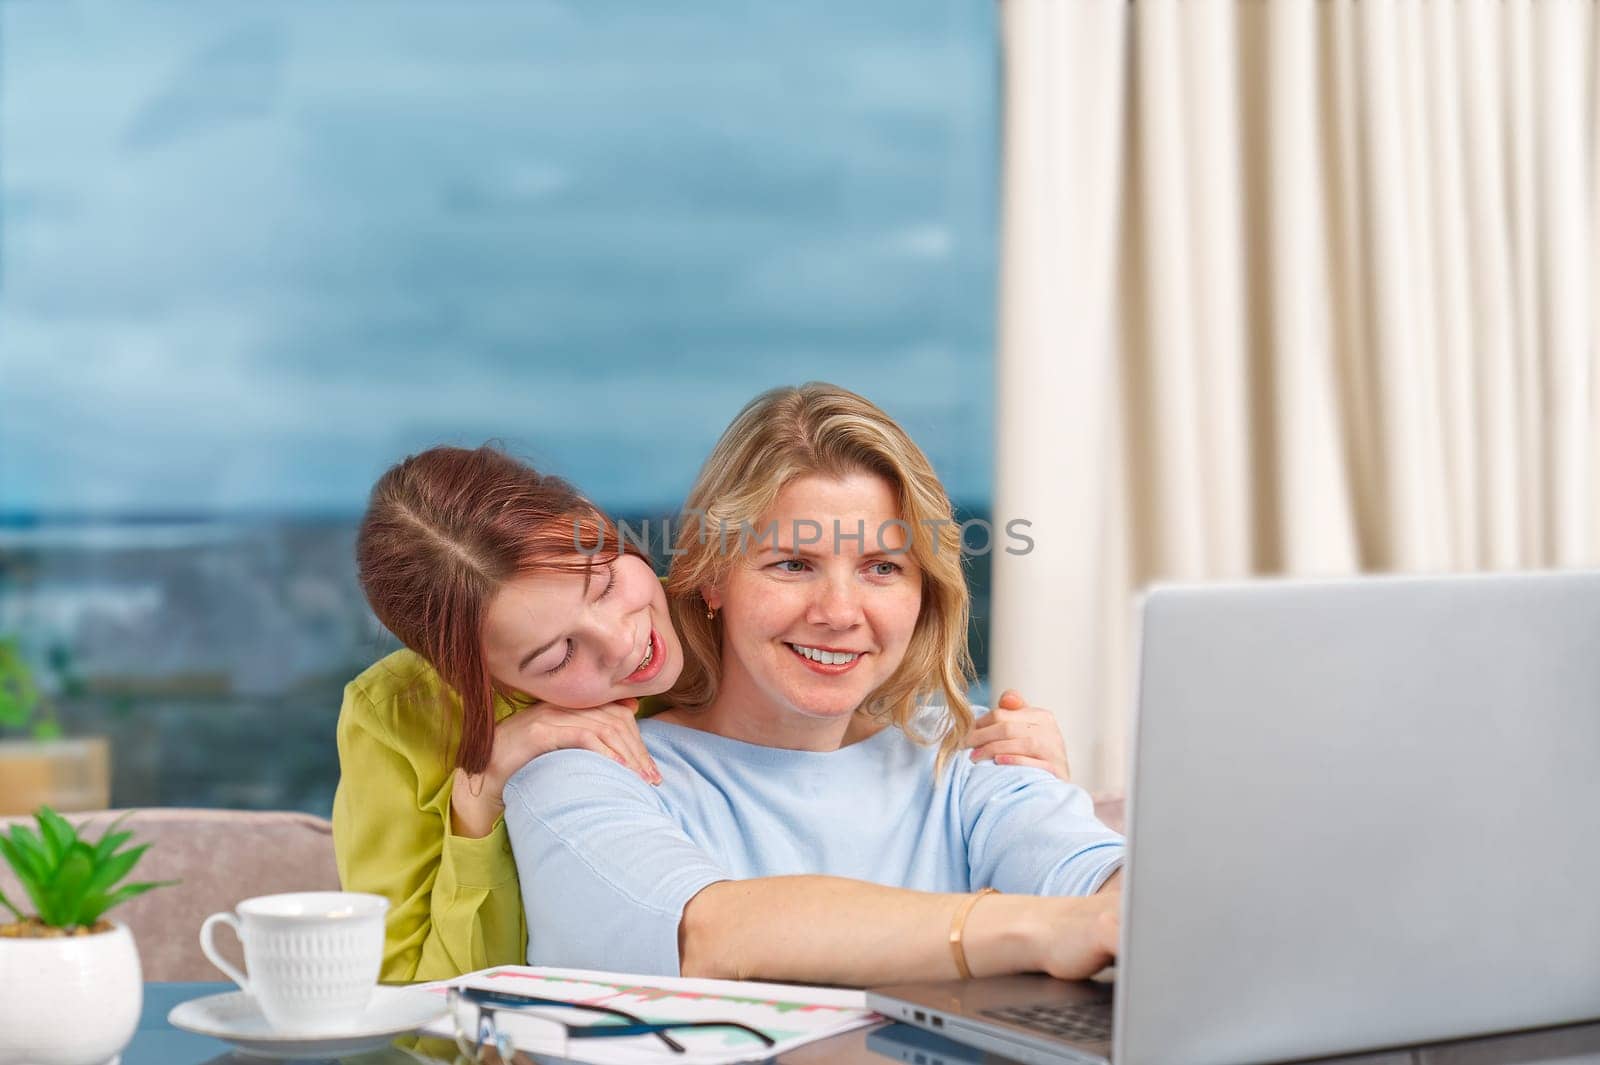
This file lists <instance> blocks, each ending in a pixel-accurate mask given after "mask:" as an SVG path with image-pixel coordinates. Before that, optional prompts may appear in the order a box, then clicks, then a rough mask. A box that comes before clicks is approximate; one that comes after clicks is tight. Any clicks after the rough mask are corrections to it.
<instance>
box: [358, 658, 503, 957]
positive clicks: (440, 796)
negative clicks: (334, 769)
mask: <svg viewBox="0 0 1600 1065" xmlns="http://www.w3.org/2000/svg"><path fill="white" fill-rule="evenodd" d="M460 707H461V703H460V700H459V699H458V698H457V697H456V695H455V693H454V692H453V691H451V690H450V688H449V687H448V686H447V685H446V684H445V683H444V681H443V680H441V679H440V678H439V675H438V674H437V673H435V672H434V671H433V667H431V666H429V665H428V663H427V662H426V661H424V660H423V659H422V658H421V657H420V656H419V655H416V654H414V653H412V652H411V651H396V652H395V653H394V654H392V655H389V656H388V657H387V658H384V659H382V660H381V661H378V662H375V663H373V664H372V665H371V666H369V667H368V668H367V670H366V671H365V672H364V673H362V674H361V675H360V676H359V677H357V678H356V679H355V680H353V681H351V682H350V683H349V684H348V685H346V686H345V689H344V705H343V706H341V707H340V709H339V728H338V739H339V788H338V790H337V791H336V792H335V793H334V796H333V848H334V854H335V856H336V858H337V859H338V863H339V880H340V881H341V882H342V883H343V884H344V888H345V890H346V891H370V892H372V893H373V894H377V895H383V896H384V897H386V898H387V899H388V900H389V917H388V925H387V927H386V929H385V932H384V940H383V969H382V974H381V979H382V980H383V981H384V982H386V983H404V982H409V981H415V980H445V979H448V978H450V977H452V976H458V975H460V974H461V973H467V972H472V971H473V970H475V969H484V968H488V967H489V966H492V965H520V964H522V962H523V960H524V959H525V958H526V956H527V943H528V930H527V925H526V924H525V922H524V921H523V916H522V895H521V892H520V890H519V888H518V884H517V867H516V863H515V862H513V861H512V858H511V842H510V840H509V839H508V838H507V837H506V826H505V822H504V820H500V821H496V822H495V826H494V828H493V829H492V830H491V831H490V833H489V834H488V835H487V836H485V837H483V838H482V839H467V838H464V837H462V836H455V835H452V834H451V833H450V792H451V788H452V786H453V783H454V774H455V757H456V747H457V745H458V744H459V742H460V732H461V730H460V725H459V722H460V718H461V709H460ZM517 709H518V707H516V706H515V705H513V704H511V703H508V702H506V701H505V700H504V699H496V700H495V707H494V716H495V720H496V721H497V722H498V721H500V720H502V719H503V718H505V717H507V716H509V715H510V714H512V713H515V712H516V710H517Z"/></svg>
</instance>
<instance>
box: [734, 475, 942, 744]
mask: <svg viewBox="0 0 1600 1065" xmlns="http://www.w3.org/2000/svg"><path fill="white" fill-rule="evenodd" d="M899 517H900V514H899V508H898V502H897V500H896V497H895V493H894V490H893V489H892V488H891V487H890V485H889V483H888V482H887V481H885V480H884V479H883V478H882V477H879V476H877V475H876V474H868V473H856V474H850V475H848V476H846V477H844V478H841V479H837V480H835V479H834V478H831V477H822V476H819V475H815V474H813V475H808V476H805V477H800V478H797V479H796V480H794V481H792V482H790V483H789V484H788V485H786V486H785V487H784V489H783V490H782V491H781V492H779V493H778V498H777V500H776V501H775V503H774V505H773V507H772V510H770V511H769V512H768V513H766V514H764V515H762V518H761V521H760V522H759V524H758V529H757V530H756V533H757V535H752V536H751V537H750V541H749V544H748V551H747V552H746V553H745V554H744V556H743V557H742V558H741V559H740V560H739V561H738V562H736V563H735V564H734V566H733V569H732V570H731V571H730V572H729V574H728V576H727V577H726V578H725V579H724V580H723V582H722V585H721V587H720V588H714V589H707V590H705V592H704V594H705V595H706V601H707V602H708V603H709V604H710V605H711V606H714V607H719V608H720V609H721V611H722V619H723V622H722V624H723V642H722V686H721V691H720V692H719V693H718V702H719V703H721V702H723V701H724V700H725V699H726V700H727V704H726V705H728V706H730V707H735V706H737V707H739V713H740V715H741V716H744V715H745V714H746V713H751V714H755V715H757V716H756V717H755V718H754V719H749V718H747V720H758V721H766V722H770V723H772V724H774V725H777V726H778V727H780V728H782V727H785V725H784V724H783V723H784V722H785V720H787V721H788V722H789V724H790V725H791V726H792V725H793V724H797V723H798V722H795V720H794V718H793V717H792V716H791V715H801V716H802V717H804V718H807V719H812V721H814V722H817V721H820V720H821V719H831V720H834V721H837V720H838V719H840V718H848V717H849V715H851V714H852V713H854V712H855V710H856V708H857V707H859V706H860V705H861V704H862V702H864V701H865V700H866V698H867V696H868V695H869V694H871V693H872V692H873V691H874V690H876V689H877V688H878V687H879V686H880V685H881V684H883V682H884V681H886V680H888V679H889V677H890V676H891V675H892V674H893V673H894V671H895V670H896V669H897V668H899V666H900V663H901V661H902V660H903V659H904V658H905V653H906V648H907V646H908V645H909V644H910V642H911V635H912V633H913V631H915V629H916V625H917V616H918V614H919V612H920V611H921V608H922V573H921V570H920V569H919V568H918V566H917V563H916V562H915V560H914V559H913V558H912V557H911V554H910V552H909V551H907V550H904V549H905V548H907V547H909V538H908V536H907V533H906V530H905V528H904V526H903V525H895V524H891V523H893V522H895V521H897V520H898V519H899ZM773 523H776V543H775V544H774V543H773V538H772V537H770V536H769V537H767V539H766V540H765V541H762V540H760V539H759V536H765V535H766V534H767V532H768V530H770V529H771V528H772V527H773ZM835 530H837V531H838V535H836V534H835ZM880 531H881V542H880ZM858 532H860V533H861V534H862V535H861V536H859V537H858V536H857V535H856V534H857V533H858ZM814 537H820V539H818V540H817V542H814V543H810V544H806V543H803V542H801V541H804V540H808V539H813V538H814Z"/></svg>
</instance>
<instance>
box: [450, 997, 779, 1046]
mask: <svg viewBox="0 0 1600 1065" xmlns="http://www.w3.org/2000/svg"><path fill="white" fill-rule="evenodd" d="M454 990H455V991H456V992H457V993H458V994H460V995H461V997H462V998H464V999H466V1000H467V1001H469V1002H474V1003H477V1004H478V1005H481V1006H506V1007H511V1008H516V1007H519V1006H561V1007H564V1008H566V1009H574V1010H583V1011H587V1012H589V1013H603V1014H606V1015H608V1016H611V1017H620V1018H622V1019H623V1020H624V1021H627V1022H628V1024H629V1025H631V1026H634V1027H637V1028H639V1029H640V1030H639V1032H638V1033H637V1034H639V1035H653V1036H655V1037H656V1038H657V1039H659V1040H661V1042H663V1043H665V1044H666V1045H667V1049H668V1050H671V1051H672V1052H673V1053H674V1054H684V1053H687V1050H686V1048H685V1047H684V1045H683V1044H682V1043H680V1042H678V1041H677V1040H676V1039H674V1038H672V1037H671V1036H670V1035H668V1034H667V1033H666V1032H665V1031H663V1030H662V1029H661V1027H660V1026H659V1025H657V1026H651V1024H650V1022H649V1021H647V1020H645V1019H644V1018H643V1017H638V1016H635V1015H634V1014H632V1013H629V1012H628V1011H626V1010H619V1009H615V1008H613V1007H611V1006H596V1005H593V1004H591V1003H588V1002H567V1001H565V1000H564V999H559V998H541V997H539V996H538V995H522V994H518V993H516V992H514V991H490V990H488V989H486V988H481V987H458V988H455V989H454ZM606 1027H608V1028H619V1027H622V1026H621V1025H607V1026H606ZM567 1031H568V1032H569V1033H574V1034H575V1033H577V1032H581V1031H584V1029H583V1028H582V1027H573V1026H571V1025H568V1026H567ZM757 1034H759V1033H757ZM568 1038H572V1034H569V1036H568ZM579 1038H582V1037H579ZM763 1038H764V1037H763ZM767 1045H768V1046H771V1045H772V1044H771V1043H770V1042H769V1043H768V1044H767Z"/></svg>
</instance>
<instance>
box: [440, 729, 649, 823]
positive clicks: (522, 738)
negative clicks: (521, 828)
mask: <svg viewBox="0 0 1600 1065" xmlns="http://www.w3.org/2000/svg"><path fill="white" fill-rule="evenodd" d="M637 710H638V700H637V699H624V700H622V701H621V702H616V703H607V704H606V705H604V706H596V707H590V708H588V709H584V710H570V709H567V708H566V707H562V706H554V705H552V704H549V703H534V704H533V705H532V706H528V707H524V708H523V709H521V710H518V711H517V712H516V713H514V714H512V715H511V716H510V717H507V718H506V719H505V720H503V721H501V722H500V723H499V724H497V725H495V727H494V748H493V753H492V754H490V756H489V768H488V769H487V770H485V771H484V772H483V773H481V774H478V775H476V776H468V775H467V774H466V773H464V772H462V771H461V770H459V769H458V770H456V776H455V784H454V786H453V788H452V790H451V793H450V820H451V830H452V831H453V832H454V833H455V834H456V835H459V836H474V837H483V836H486V835H488V834H489V832H490V830H491V829H493V828H494V823H495V821H496V820H497V819H498V818H499V817H500V814H501V812H502V811H503V810H504V809H505V797H504V792H505V785H506V781H508V780H510V779H511V777H512V775H513V774H514V773H516V771H517V770H519V769H521V768H522V767H523V766H525V765H527V764H528V763H529V762H531V761H533V760H534V759H535V758H537V757H539V756H540V755H542V754H549V753H550V752H551V751H556V750H571V749H577V748H582V749H583V750H587V751H593V752H594V753H595V754H599V755H603V756H605V757H606V758H610V759H611V760H612V761H614V762H616V763H618V764H619V765H623V766H626V767H627V768H628V769H631V770H633V771H634V772H635V773H637V774H639V776H640V777H641V778H643V780H644V781H645V783H647V784H659V783H661V771H660V770H659V769H657V768H656V763H655V760H654V759H653V758H651V757H650V752H649V751H648V750H646V749H645V745H644V738H643V737H642V736H640V735H639V722H638V720H637V719H636V718H635V717H634V713H635V712H636V711H637Z"/></svg>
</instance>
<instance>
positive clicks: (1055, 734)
mask: <svg viewBox="0 0 1600 1065" xmlns="http://www.w3.org/2000/svg"><path fill="white" fill-rule="evenodd" d="M967 746H968V747H971V748H972V755H971V758H972V760H973V761H974V762H982V761H988V760H993V761H994V762H996V763H997V764H999V765H1025V766H1032V767H1034V768H1035V769H1043V770H1046V771H1047V772H1050V773H1053V774H1054V775H1055V776H1056V777H1057V778H1058V779H1060V780H1063V781H1067V782H1069V783H1070V782H1071V780H1072V768H1071V766H1069V765H1068V763H1067V741H1066V738H1065V737H1064V736H1062V735H1061V724H1060V723H1059V722H1058V721H1056V718H1055V715H1054V714H1052V713H1051V712H1050V711H1048V710H1044V709H1041V708H1040V707H1037V706H1029V705H1028V702H1027V700H1026V699H1024V698H1023V697H1022V696H1021V695H1020V694H1019V693H1018V692H1017V691H1016V690H1015V689H1013V688H1007V689H1006V690H1005V691H1004V692H1003V693H1002V694H1001V696H1000V702H999V704H998V705H997V706H996V707H995V709H993V710H990V711H989V712H988V713H986V714H984V715H983V716H982V717H979V718H978V719H977V720H976V721H974V722H973V723H972V731H971V732H969V733H968V734H967Z"/></svg>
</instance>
